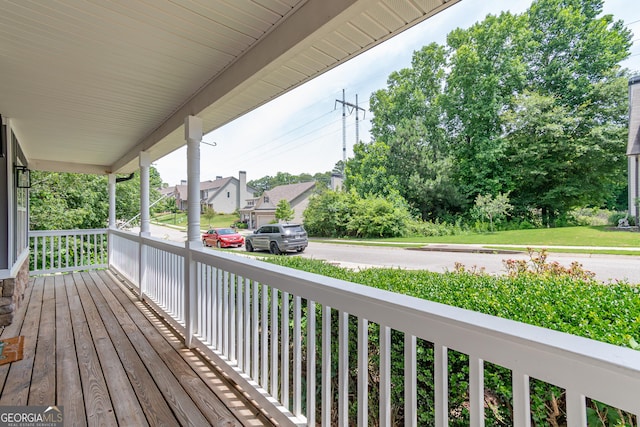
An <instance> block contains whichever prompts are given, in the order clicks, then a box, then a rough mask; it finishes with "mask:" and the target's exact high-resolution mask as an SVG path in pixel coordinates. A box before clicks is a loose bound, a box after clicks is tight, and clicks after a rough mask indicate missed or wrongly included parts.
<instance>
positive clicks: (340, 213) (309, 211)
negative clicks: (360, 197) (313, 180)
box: [303, 190, 357, 237]
mask: <svg viewBox="0 0 640 427" xmlns="http://www.w3.org/2000/svg"><path fill="white" fill-rule="evenodd" d="M356 197H357V196H356V195H355V193H349V192H345V191H332V190H325V191H323V192H320V193H318V194H315V195H313V196H311V197H310V198H309V204H308V205H307V208H306V209H305V211H304V213H303V216H304V227H305V229H306V230H307V232H308V233H309V234H310V235H313V236H321V237H343V236H347V235H348V231H347V224H348V223H349V221H350V220H351V210H352V206H353V203H354V199H355V198H356Z"/></svg>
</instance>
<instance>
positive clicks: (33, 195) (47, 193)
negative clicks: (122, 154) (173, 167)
mask: <svg viewBox="0 0 640 427" xmlns="http://www.w3.org/2000/svg"><path fill="white" fill-rule="evenodd" d="M32 173H33V175H32V178H33V185H32V187H31V191H30V197H29V199H30V202H29V209H30V228H31V229H32V230H63V229H74V228H79V229H88V228H102V227H106V226H107V220H108V216H109V197H108V194H107V189H108V186H107V182H108V180H107V177H106V176H105V175H89V174H74V173H59V172H43V171H33V172H32ZM149 181H150V187H151V189H150V200H151V201H155V200H157V199H159V198H160V197H161V196H160V193H159V192H158V190H157V188H159V187H160V186H161V185H162V179H161V178H160V174H159V173H158V171H157V170H156V169H155V168H154V167H151V168H150V169H149ZM139 212H140V176H139V173H136V174H134V176H133V178H132V179H131V180H128V181H124V182H120V183H118V184H116V218H117V219H119V220H123V221H128V220H130V219H131V218H134V217H135V216H136V215H138V214H139Z"/></svg>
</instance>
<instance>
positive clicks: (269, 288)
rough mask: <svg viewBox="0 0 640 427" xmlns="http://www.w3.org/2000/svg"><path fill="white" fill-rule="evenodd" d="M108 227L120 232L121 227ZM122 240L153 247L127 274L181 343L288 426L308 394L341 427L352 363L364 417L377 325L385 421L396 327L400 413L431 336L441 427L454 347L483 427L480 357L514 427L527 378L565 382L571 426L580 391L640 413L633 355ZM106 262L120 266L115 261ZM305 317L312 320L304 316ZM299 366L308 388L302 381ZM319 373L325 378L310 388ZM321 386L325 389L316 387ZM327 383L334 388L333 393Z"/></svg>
mask: <svg viewBox="0 0 640 427" xmlns="http://www.w3.org/2000/svg"><path fill="white" fill-rule="evenodd" d="M110 233H112V234H113V235H116V234H117V235H118V236H120V235H121V234H122V233H123V232H117V233H113V232H112V231H110ZM127 240H128V241H137V242H138V244H139V245H141V246H144V245H148V247H149V248H152V249H153V251H154V253H153V254H152V255H151V256H150V257H148V258H144V260H143V262H144V264H145V268H146V269H147V273H146V275H140V276H139V277H142V276H144V278H143V280H145V281H146V282H147V283H136V281H135V280H134V281H133V282H134V283H135V285H136V286H140V287H141V297H142V298H145V299H149V300H151V301H152V302H154V303H155V304H156V305H157V306H158V307H159V308H160V309H162V307H164V306H167V305H168V304H170V303H171V302H172V301H173V300H175V299H176V298H178V299H179V300H180V304H182V305H183V308H182V309H177V308H176V307H175V306H173V307H172V308H171V309H170V310H166V313H167V314H168V315H171V316H172V317H174V318H176V317H175V314H174V313H175V312H176V311H179V312H180V313H179V317H177V318H176V319H177V321H178V323H179V324H180V325H182V327H183V328H184V329H183V330H184V331H185V333H186V335H187V336H186V340H185V341H186V342H187V343H190V344H191V345H196V346H199V347H200V348H201V349H202V350H203V351H205V353H207V354H209V355H210V356H211V357H214V358H215V360H217V361H220V362H224V363H227V364H228V365H229V366H230V368H231V370H230V371H229V372H230V375H231V376H232V377H233V378H234V379H235V380H237V381H239V382H240V383H241V384H243V387H248V390H249V394H250V395H251V397H252V398H254V399H256V400H257V401H258V402H260V403H261V404H264V405H272V403H269V402H270V400H269V399H266V400H265V397H264V395H265V393H268V394H269V395H270V396H271V397H272V398H274V399H277V401H278V404H277V405H276V406H275V407H274V408H277V409H278V411H280V413H281V414H284V417H285V418H284V419H285V420H288V421H289V422H291V421H293V422H295V423H309V424H310V425H315V417H316V413H315V412H313V411H312V413H309V412H307V411H305V410H304V406H305V405H304V404H303V403H304V402H303V401H304V399H303V396H306V397H305V398H306V399H309V400H308V401H307V402H306V405H307V406H308V407H311V408H315V407H318V408H319V411H318V416H319V417H321V418H322V422H323V424H330V423H331V422H333V421H335V420H333V419H331V417H332V414H333V413H334V412H332V405H334V404H336V402H337V409H338V411H337V413H338V421H337V422H338V423H339V424H342V425H345V424H346V423H347V415H348V414H347V412H348V405H349V399H352V398H351V397H350V396H353V395H354V394H355V391H356V390H353V389H352V390H349V387H350V386H349V382H348V379H347V372H353V371H358V386H357V388H358V390H357V391H358V393H357V397H356V398H355V399H357V402H358V408H359V409H362V411H363V413H360V414H359V415H358V419H359V423H360V424H363V425H366V424H367V423H368V421H369V419H370V417H371V414H368V413H367V411H366V407H367V406H366V405H367V402H368V400H369V396H368V395H367V394H366V393H364V392H363V390H368V387H367V381H368V379H367V375H368V373H367V372H364V371H365V368H366V369H369V367H370V362H371V360H370V354H369V352H368V350H362V349H368V346H369V344H368V342H369V341H368V335H369V333H370V330H369V328H370V326H371V325H372V324H376V325H379V329H380V343H379V347H378V352H379V359H380V362H379V376H380V389H381V390H380V395H379V396H378V399H379V402H380V405H379V406H380V414H379V423H380V424H381V425H389V424H390V423H391V415H390V413H391V398H390V390H391V381H390V370H391V367H392V365H393V363H397V362H394V361H393V360H392V357H393V354H394V353H393V351H392V349H391V331H399V332H401V333H403V334H404V356H403V357H404V363H405V394H406V395H405V413H406V414H413V416H414V417H415V412H416V408H417V406H416V405H417V401H416V387H415V377H416V370H417V369H425V367H418V366H416V365H417V364H416V361H417V358H416V339H419V340H424V341H426V342H429V343H433V351H434V354H435V366H434V367H433V370H434V382H433V384H432V387H433V389H434V390H435V393H434V394H435V402H434V404H435V414H436V416H435V417H436V419H435V424H436V425H437V426H444V425H446V424H447V419H448V416H449V415H448V414H449V411H450V408H449V406H448V402H449V390H448V381H449V380H448V377H449V373H448V362H447V354H448V353H449V350H455V351H457V352H459V353H462V354H465V355H467V356H468V359H469V395H468V397H467V399H468V404H469V412H470V422H471V424H472V425H481V424H482V423H483V421H482V420H483V419H484V406H485V405H484V371H485V362H490V363H492V364H496V365H500V366H502V367H504V368H507V369H508V370H510V371H511V374H512V377H513V417H514V424H515V425H530V410H531V408H530V396H529V393H530V391H529V390H530V384H529V381H530V378H536V379H537V380H541V381H545V382H548V383H550V384H553V385H555V386H557V387H561V388H563V389H565V391H566V396H567V398H566V401H567V407H566V412H567V423H568V425H569V426H584V425H585V424H586V400H587V398H589V399H596V400H598V401H600V402H603V403H606V404H609V405H612V406H613V407H616V408H619V409H621V410H624V411H627V412H629V413H632V414H635V415H636V416H637V415H638V414H640V392H639V390H640V357H638V352H637V351H634V350H631V349H628V348H623V347H618V346H614V345H610V344H606V343H603V342H598V341H594V340H590V339H586V338H582V337H578V336H574V335H569V334H565V333H561V332H557V331H553V330H548V329H544V328H540V327H536V326H532V325H527V324H523V323H520V322H515V321H512V320H508V319H503V318H498V317H494V316H489V315H485V314H481V313H477V312H473V311H469V310H464V309H461V308H456V307H451V306H447V305H443V304H439V303H435V302H431V301H426V300H422V299H419V298H414V297H411V296H407V295H401V294H396V293H393V292H388V291H384V290H380V289H375V288H371V287H367V286H363V285H358V284H354V283H350V282H345V281H342V280H338V279H333V278H328V277H324V276H320V275H317V274H312V273H307V272H301V271H297V270H293V269H289V268H286V267H281V266H276V265H271V264H267V263H264V262H261V261H257V260H255V259H250V258H246V257H242V256H238V255H237V254H231V253H225V252H221V251H211V250H208V249H197V248H196V249H188V248H187V247H185V248H178V247H176V245H175V244H168V243H166V242H162V241H159V240H156V239H148V238H140V237H138V236H135V237H130V236H129V237H127ZM116 242H117V241H116ZM177 249H180V250H179V251H177ZM113 250H116V251H118V248H113ZM163 250H164V251H166V252H165V253H164V254H163V252H162V251H163ZM177 252H180V253H181V255H179V254H178V253H177ZM176 256H179V258H174V257H176ZM180 263H182V266H183V267H179V265H180ZM111 267H112V269H113V270H114V271H119V269H120V266H119V265H117V264H113V265H111ZM163 286H166V288H164V287H163ZM147 289H148V290H149V291H150V294H147V293H146V290H147ZM178 289H179V291H178ZM176 291H178V293H179V295H178V294H176ZM305 316H307V321H306V322H303V321H302V319H303V318H304V317H305ZM316 316H319V317H318V318H317V320H318V321H320V320H322V325H320V323H318V327H317V328H316V322H314V321H313V319H314V318H316ZM334 316H337V318H338V322H337V336H338V339H336V338H335V335H336V330H335V329H334V328H336V323H335V322H334V323H333V324H332V322H331V321H330V319H331V318H334V319H335V317H334ZM354 321H355V323H356V324H357V329H358V332H357V333H356V334H353V335H350V334H351V333H352V332H351V331H350V328H349V324H350V322H354ZM190 334H192V336H190ZM316 335H317V337H318V339H316ZM355 340H357V343H358V351H357V354H349V353H348V352H349V349H348V345H347V344H348V343H349V341H354V342H355ZM303 342H304V346H306V347H304V346H303ZM320 347H322V351H321V353H318V354H317V359H316V350H319V348H320ZM302 354H307V355H309V357H308V358H307V359H306V366H304V367H303V366H301V365H300V364H301V359H302V357H301V355H302ZM332 354H334V356H335V355H336V354H337V359H338V366H337V367H336V366H333V365H332V363H333V362H332V360H331V359H332ZM336 368H337V371H338V373H339V374H338V376H339V378H338V384H337V387H336V384H331V382H330V381H331V374H330V372H331V371H332V370H334V369H336ZM303 372H306V376H304V379H305V383H306V389H305V390H303V386H302V384H303V383H301V382H300V377H302V376H303ZM316 378H319V379H320V380H319V381H320V382H321V383H320V384H316ZM351 387H353V386H351ZM318 388H319V389H321V390H322V392H321V393H320V394H319V395H316V389H318ZM327 390H329V391H327ZM331 390H334V391H335V392H337V393H338V397H337V400H336V401H334V397H333V395H332V394H331V392H330V391H331ZM407 416H408V417H409V418H408V419H406V420H405V421H406V422H407V425H415V420H412V419H411V417H410V415H407Z"/></svg>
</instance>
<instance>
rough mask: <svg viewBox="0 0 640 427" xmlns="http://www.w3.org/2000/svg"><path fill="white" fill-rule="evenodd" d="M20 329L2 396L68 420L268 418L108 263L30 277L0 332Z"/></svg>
mask: <svg viewBox="0 0 640 427" xmlns="http://www.w3.org/2000/svg"><path fill="white" fill-rule="evenodd" d="M18 335H23V336H24V337H25V346H24V358H23V359H22V360H20V361H18V362H14V363H10V364H5V365H2V366H0V385H1V386H2V388H1V392H0V405H43V406H50V405H58V406H63V407H64V417H65V425H70V426H71V425H78V426H82V425H89V426H94V425H107V426H109V425H123V426H125V425H126V426H144V425H152V426H156V425H165V426H177V425H193V426H207V425H212V426H235V425H246V426H259V425H270V424H269V422H268V420H267V419H266V418H265V417H263V416H260V415H259V414H260V411H259V410H257V409H256V408H255V407H254V406H253V405H251V404H250V403H248V402H247V401H246V400H245V399H244V398H243V397H242V395H241V393H239V392H238V390H236V389H235V387H234V385H233V384H230V383H229V382H228V381H227V380H225V379H224V376H223V375H221V374H220V373H219V372H218V371H217V370H216V369H215V367H214V369H210V365H209V363H208V362H207V361H205V360H204V359H203V358H202V357H201V356H200V355H198V354H196V353H194V352H193V351H190V350H188V349H186V348H185V347H184V346H183V345H182V343H181V340H180V338H179V336H177V335H176V334H175V333H174V332H173V331H172V330H171V329H169V328H167V327H166V325H164V323H163V322H162V321H161V320H159V319H158V318H156V317H155V316H154V315H153V313H152V312H151V311H150V310H148V309H146V307H145V305H144V304H142V303H140V302H138V301H137V300H136V299H135V298H134V296H133V295H132V294H131V293H130V292H129V291H128V290H126V289H123V288H122V287H121V286H120V285H119V284H118V283H116V281H114V278H113V276H112V275H111V274H110V273H109V272H107V271H99V272H90V273H75V274H66V275H56V276H47V277H37V278H35V279H32V281H31V284H30V286H29V288H28V289H27V292H26V295H25V299H24V301H23V304H22V306H21V307H20V310H19V311H18V313H17V316H16V318H15V320H14V322H13V324H12V325H10V326H7V327H6V328H5V329H4V330H3V331H2V333H1V334H0V337H1V338H10V337H14V336H18ZM256 414H258V415H256Z"/></svg>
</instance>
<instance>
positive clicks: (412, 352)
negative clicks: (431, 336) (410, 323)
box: [404, 333, 418, 427]
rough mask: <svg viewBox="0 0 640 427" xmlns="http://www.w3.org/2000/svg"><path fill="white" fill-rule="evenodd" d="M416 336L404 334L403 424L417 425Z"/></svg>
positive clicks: (407, 426) (413, 426)
mask: <svg viewBox="0 0 640 427" xmlns="http://www.w3.org/2000/svg"><path fill="white" fill-rule="evenodd" d="M417 374H418V369H417V362H416V337H415V336H413V335H410V334H407V333H405V334H404V425H405V426H406V427H409V426H412V427H415V426H417V425H418V418H417V414H418V401H417V394H418V393H417V385H416V377H417Z"/></svg>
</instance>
